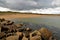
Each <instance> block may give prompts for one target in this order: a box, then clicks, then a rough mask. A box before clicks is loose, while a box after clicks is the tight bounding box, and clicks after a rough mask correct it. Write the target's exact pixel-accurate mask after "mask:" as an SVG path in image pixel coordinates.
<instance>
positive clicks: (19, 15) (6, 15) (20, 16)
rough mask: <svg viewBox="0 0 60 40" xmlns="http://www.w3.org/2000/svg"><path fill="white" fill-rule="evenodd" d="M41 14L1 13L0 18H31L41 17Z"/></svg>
mask: <svg viewBox="0 0 60 40" xmlns="http://www.w3.org/2000/svg"><path fill="white" fill-rule="evenodd" d="M39 16H41V15H36V14H34V15H33V14H5V15H0V18H5V19H15V18H31V17H39Z"/></svg>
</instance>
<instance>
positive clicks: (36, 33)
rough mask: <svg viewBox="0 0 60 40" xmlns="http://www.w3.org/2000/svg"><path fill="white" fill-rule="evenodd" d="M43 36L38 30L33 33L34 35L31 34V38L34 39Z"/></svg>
mask: <svg viewBox="0 0 60 40" xmlns="http://www.w3.org/2000/svg"><path fill="white" fill-rule="evenodd" d="M36 35H37V36H41V33H40V32H39V31H37V30H35V31H33V32H32V33H30V37H33V36H36Z"/></svg>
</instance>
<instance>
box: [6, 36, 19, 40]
mask: <svg viewBox="0 0 60 40" xmlns="http://www.w3.org/2000/svg"><path fill="white" fill-rule="evenodd" d="M18 38H19V36H9V37H7V38H6V40H19V39H18Z"/></svg>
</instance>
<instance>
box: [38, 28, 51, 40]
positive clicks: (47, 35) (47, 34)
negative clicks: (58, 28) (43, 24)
mask: <svg viewBox="0 0 60 40" xmlns="http://www.w3.org/2000/svg"><path fill="white" fill-rule="evenodd" d="M39 32H40V33H41V36H42V39H44V40H48V39H49V38H50V37H51V36H52V32H51V31H49V30H48V29H46V28H41V29H40V30H39Z"/></svg>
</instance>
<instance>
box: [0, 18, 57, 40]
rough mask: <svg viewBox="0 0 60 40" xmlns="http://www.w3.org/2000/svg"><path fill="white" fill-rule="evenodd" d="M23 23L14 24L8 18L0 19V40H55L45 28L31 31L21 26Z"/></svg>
mask: <svg viewBox="0 0 60 40" xmlns="http://www.w3.org/2000/svg"><path fill="white" fill-rule="evenodd" d="M23 26H24V24H15V23H14V22H12V21H10V20H5V19H4V18H2V19H0V40H57V39H56V38H55V37H53V33H52V32H51V31H49V30H48V29H46V28H40V29H39V30H35V31H32V30H33V29H31V28H23Z"/></svg>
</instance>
